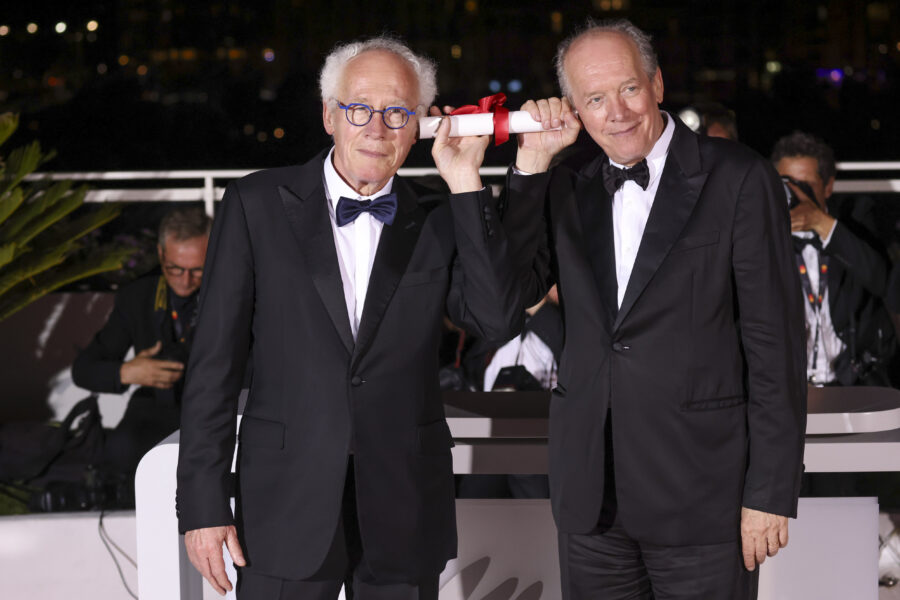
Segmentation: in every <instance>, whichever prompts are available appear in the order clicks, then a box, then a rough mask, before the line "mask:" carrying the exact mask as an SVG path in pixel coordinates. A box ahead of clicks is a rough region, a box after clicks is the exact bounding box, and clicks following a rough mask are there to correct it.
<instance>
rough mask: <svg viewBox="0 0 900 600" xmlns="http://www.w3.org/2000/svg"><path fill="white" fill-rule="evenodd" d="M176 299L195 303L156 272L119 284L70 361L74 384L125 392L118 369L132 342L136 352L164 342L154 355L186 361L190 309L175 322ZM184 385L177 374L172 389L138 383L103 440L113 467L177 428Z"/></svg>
mask: <svg viewBox="0 0 900 600" xmlns="http://www.w3.org/2000/svg"><path fill="white" fill-rule="evenodd" d="M175 302H177V303H179V304H183V305H185V306H186V307H195V306H196V294H194V295H192V296H191V297H189V298H185V299H179V298H175V297H174V294H172V293H171V291H170V290H169V288H168V286H167V285H166V282H165V279H164V278H163V277H162V275H160V274H159V273H158V272H156V273H153V274H150V275H147V276H145V277H142V278H140V279H138V280H136V281H134V282H132V283H130V284H128V285H126V286H124V287H123V288H122V289H120V290H119V291H118V292H117V293H116V300H115V305H114V307H113V310H112V313H111V314H110V315H109V318H108V319H107V321H106V324H105V325H104V326H103V328H102V329H101V330H100V331H99V332H97V335H95V336H94V339H93V340H92V341H91V343H90V344H88V346H87V347H86V348H85V349H84V350H82V351H81V352H79V354H78V357H77V358H76V359H75V362H74V364H73V365H72V379H73V380H74V381H75V384H76V385H78V386H79V387H82V388H85V389H88V390H91V391H93V392H102V393H111V394H122V393H124V392H126V391H127V390H128V388H129V386H128V385H127V384H123V383H122V381H121V378H120V375H119V373H120V369H121V367H122V363H123V361H124V359H125V355H126V353H127V352H128V350H129V349H130V348H132V347H134V351H135V353H137V352H140V351H141V350H144V349H147V348H151V347H152V346H154V345H155V344H156V343H157V341H160V342H162V349H161V350H160V352H159V353H158V354H156V355H155V356H154V358H160V359H167V360H175V361H179V362H182V363H185V364H186V363H187V358H188V353H189V350H190V342H191V339H190V338H191V334H192V331H191V328H190V320H191V318H192V313H193V312H194V310H193V309H192V308H188V309H187V310H185V309H182V310H181V312H180V314H179V318H178V319H177V321H178V322H176V319H175V316H174V314H173V309H174V308H176V307H175V306H173V304H174V303H175ZM176 331H177V332H179V333H183V334H184V335H183V336H179V335H178V333H176ZM182 338H183V339H182ZM182 385H183V380H179V381H178V382H177V383H176V384H175V386H174V387H172V388H170V389H154V388H149V387H141V388H138V389H137V390H136V391H135V392H134V394H133V395H132V396H131V399H130V400H129V402H128V407H127V408H126V411H125V415H124V416H123V417H122V420H121V421H120V423H119V425H118V426H117V427H116V430H115V432H114V433H113V435H111V436H110V437H109V438H108V440H107V446H108V447H109V448H108V452H107V453H106V454H107V456H108V458H109V461H110V462H111V463H112V464H113V466H114V467H115V468H117V469H119V470H125V471H133V469H134V468H135V467H136V466H137V462H138V461H139V460H140V457H141V456H143V454H144V453H145V452H146V451H148V450H150V448H152V447H153V446H154V445H155V444H156V443H157V442H159V441H160V440H162V439H163V438H165V437H166V436H167V435H168V434H170V433H172V432H173V431H175V430H176V429H178V426H179V414H180V400H181V390H182Z"/></svg>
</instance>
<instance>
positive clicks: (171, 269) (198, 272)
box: [163, 265, 203, 277]
mask: <svg viewBox="0 0 900 600" xmlns="http://www.w3.org/2000/svg"><path fill="white" fill-rule="evenodd" d="M163 269H165V271H166V273H168V274H169V275H171V276H172V277H181V276H182V275H184V273H185V272H188V273H190V274H191V277H202V276H203V267H194V268H193V269H185V268H184V267H179V266H178V265H166V266H164V267H163Z"/></svg>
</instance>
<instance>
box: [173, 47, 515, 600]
mask: <svg viewBox="0 0 900 600" xmlns="http://www.w3.org/2000/svg"><path fill="white" fill-rule="evenodd" d="M434 71H435V69H434V66H433V65H432V64H431V63H430V61H428V60H427V59H424V58H422V57H419V56H416V55H415V54H413V53H412V52H411V51H410V50H409V49H408V48H407V47H406V46H404V45H402V44H400V43H399V42H397V41H395V40H391V39H385V38H376V39H372V40H368V41H365V42H361V43H353V44H348V45H345V46H340V47H338V48H337V49H336V50H335V51H334V52H333V53H332V54H331V55H330V56H329V57H328V58H327V59H326V61H325V66H324V68H323V70H322V76H321V81H320V83H321V88H322V119H323V123H324V127H325V130H326V131H327V132H328V133H329V134H330V135H332V136H333V138H334V146H333V148H331V149H329V150H325V151H323V152H322V153H320V154H319V155H318V156H317V157H316V158H314V159H312V160H311V161H309V162H308V163H306V164H304V165H302V166H299V167H288V168H284V169H274V170H269V171H264V172H260V173H256V174H254V175H251V176H249V177H247V178H244V179H242V180H240V181H237V182H235V183H234V184H232V185H231V186H229V188H228V190H227V191H226V193H225V198H224V200H223V204H222V208H221V209H220V214H219V216H218V217H217V219H216V226H215V228H214V230H213V235H212V239H211V242H210V252H209V259H208V261H207V265H206V275H205V286H204V290H203V292H202V297H201V307H200V317H199V322H198V326H197V333H196V338H195V349H196V350H195V352H194V355H193V357H192V360H191V362H190V365H189V368H188V374H187V387H186V391H185V398H184V410H183V416H182V431H181V452H180V455H179V464H178V511H179V525H180V529H181V530H182V531H186V532H187V533H186V536H185V542H186V544H187V548H188V554H189V556H190V558H191V560H192V562H193V563H194V565H195V566H196V567H197V568H198V569H199V570H200V571H201V572H202V573H203V575H204V576H205V577H206V578H207V580H208V581H209V582H210V583H211V584H212V585H213V587H215V588H216V589H217V590H218V591H219V592H220V593H223V592H224V590H225V589H230V587H231V585H230V583H228V580H227V579H226V577H225V573H224V563H223V561H222V553H221V547H222V543H223V541H224V542H225V543H226V545H227V547H228V550H229V552H230V554H231V556H232V558H233V559H234V562H235V564H236V565H238V566H239V572H238V584H237V593H238V597H239V598H241V599H242V600H246V599H251V598H260V599H266V600H274V599H277V598H303V599H304V600H307V599H310V598H313V599H316V598H322V599H326V598H336V597H337V595H338V591H339V590H340V586H341V583H342V582H343V581H344V579H345V576H346V577H347V579H348V581H349V582H352V584H351V585H352V587H353V592H354V597H356V598H363V599H365V598H397V599H400V598H403V599H406V598H437V582H438V575H439V573H440V572H441V570H442V569H443V568H444V565H445V563H446V561H447V560H448V559H450V558H452V557H454V556H455V555H456V531H455V513H454V489H453V478H452V472H451V458H450V446H451V445H452V440H451V438H450V431H449V429H448V427H447V424H446V421H445V420H444V410H443V405H442V403H441V396H440V391H439V388H438V376H437V368H438V360H437V352H438V344H439V335H440V331H441V326H440V325H441V320H442V315H443V314H444V311H445V309H446V310H447V311H448V313H449V314H450V316H451V318H452V319H453V320H454V321H455V322H456V323H458V324H460V325H463V326H465V327H467V328H468V329H470V330H473V331H474V332H476V333H478V334H479V335H481V336H483V337H486V338H489V339H494V340H501V339H504V338H507V337H511V332H512V330H513V329H514V328H515V327H516V326H517V325H518V322H519V320H520V319H521V315H522V302H521V298H520V293H519V291H518V290H519V289H520V285H519V284H518V282H517V281H516V280H515V274H514V271H513V269H512V268H511V266H510V264H509V261H508V259H507V257H508V256H509V255H510V253H511V252H512V251H513V250H514V248H515V245H516V244H514V242H513V240H511V239H509V238H508V237H507V236H506V235H505V233H504V230H503V229H502V228H501V226H500V222H499V217H498V214H497V211H496V206H495V202H494V201H493V199H492V197H491V194H490V193H489V191H487V190H485V189H484V188H483V186H482V183H481V180H480V178H479V176H478V166H479V165H480V164H481V161H482V158H483V155H484V149H485V147H486V145H487V143H488V139H487V138H486V137H481V138H477V137H472V138H454V139H452V140H451V139H448V137H447V134H448V133H449V123H445V124H444V125H443V126H442V128H441V129H440V131H439V135H438V137H437V138H436V139H435V143H434V148H433V152H432V154H433V156H434V159H435V163H436V164H437V166H438V169H439V171H440V172H441V175H442V176H443V177H444V179H445V181H446V182H447V184H448V186H449V188H450V191H451V192H452V193H453V195H452V196H451V199H450V201H449V202H448V201H447V197H446V195H442V194H434V193H429V192H428V191H427V190H424V189H422V188H419V187H418V186H415V185H413V184H412V183H410V182H407V181H404V180H402V179H401V178H399V177H395V174H396V172H397V169H398V168H400V166H401V165H402V164H403V162H404V160H405V159H406V156H407V154H408V152H409V150H410V148H411V146H412V145H413V143H415V141H416V138H417V136H416V128H417V125H418V123H417V120H418V118H419V116H420V115H421V114H422V112H423V111H425V110H427V107H428V106H429V105H430V104H431V102H432V101H433V99H434V94H435V90H436V85H435V73H434ZM251 347H252V352H253V367H254V374H253V379H252V383H251V385H250V394H249V399H248V401H247V406H246V409H245V412H244V415H243V420H242V422H241V431H240V450H239V458H238V466H237V489H236V491H235V498H236V514H235V516H234V517H233V516H232V513H231V510H230V508H229V498H230V496H231V491H232V490H231V475H230V466H231V456H232V450H233V445H234V434H235V413H236V409H237V395H238V391H239V388H240V385H241V374H242V373H243V371H244V364H245V362H246V360H247V355H248V353H249V351H250V349H251Z"/></svg>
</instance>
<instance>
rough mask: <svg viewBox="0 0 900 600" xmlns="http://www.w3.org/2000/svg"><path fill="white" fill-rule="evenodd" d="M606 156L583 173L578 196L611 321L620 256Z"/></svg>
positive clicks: (593, 265) (586, 240) (587, 242)
mask: <svg viewBox="0 0 900 600" xmlns="http://www.w3.org/2000/svg"><path fill="white" fill-rule="evenodd" d="M604 160H606V157H605V156H603V155H601V157H600V158H598V159H597V160H595V161H593V162H592V163H591V164H589V165H588V166H587V167H585V169H584V171H583V172H582V173H581V174H579V179H578V183H577V184H576V191H575V197H576V198H577V199H578V212H579V214H580V217H581V228H582V235H583V236H584V243H585V246H586V249H587V255H588V258H589V260H590V264H591V269H592V270H593V274H594V280H595V281H596V283H597V290H598V291H599V293H600V297H601V298H602V300H603V304H604V307H603V308H604V310H605V313H606V316H607V319H606V320H605V321H604V322H605V323H607V324H611V323H613V321H614V320H615V318H616V311H617V303H616V295H617V290H618V284H617V282H616V257H615V249H614V248H613V227H612V200H611V199H610V197H609V194H607V192H606V188H604V187H603V177H602V175H601V174H600V165H601V164H602V162H603V161H604Z"/></svg>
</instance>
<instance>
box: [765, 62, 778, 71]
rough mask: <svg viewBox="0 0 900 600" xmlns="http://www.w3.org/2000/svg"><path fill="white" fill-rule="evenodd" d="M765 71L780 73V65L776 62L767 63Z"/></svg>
mask: <svg viewBox="0 0 900 600" xmlns="http://www.w3.org/2000/svg"><path fill="white" fill-rule="evenodd" d="M766 71H768V72H769V73H781V63H780V62H778V61H777V60H770V61H767V62H766Z"/></svg>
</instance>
